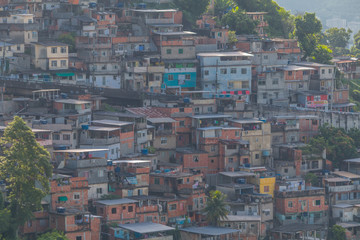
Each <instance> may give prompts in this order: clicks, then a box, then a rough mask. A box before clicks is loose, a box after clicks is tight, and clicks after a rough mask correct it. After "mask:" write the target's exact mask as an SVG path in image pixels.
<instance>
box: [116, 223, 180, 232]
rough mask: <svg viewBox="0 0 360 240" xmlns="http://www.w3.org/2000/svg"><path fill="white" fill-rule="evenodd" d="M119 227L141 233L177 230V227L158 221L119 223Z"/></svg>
mask: <svg viewBox="0 0 360 240" xmlns="http://www.w3.org/2000/svg"><path fill="white" fill-rule="evenodd" d="M119 228H123V229H126V230H129V231H132V232H137V233H140V234H146V233H155V232H165V231H173V230H175V228H172V227H168V226H166V225H162V224H158V223H152V222H144V223H132V224H119Z"/></svg>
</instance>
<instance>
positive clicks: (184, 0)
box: [173, 0, 209, 28]
mask: <svg viewBox="0 0 360 240" xmlns="http://www.w3.org/2000/svg"><path fill="white" fill-rule="evenodd" d="M208 5H209V0H196V1H194V0H174V1H173V6H174V7H175V8H178V9H179V10H181V11H182V12H183V24H184V26H185V27H188V28H191V27H192V26H194V25H195V22H196V20H197V19H198V17H199V16H200V15H201V14H203V13H204V12H205V11H206V9H207V7H208Z"/></svg>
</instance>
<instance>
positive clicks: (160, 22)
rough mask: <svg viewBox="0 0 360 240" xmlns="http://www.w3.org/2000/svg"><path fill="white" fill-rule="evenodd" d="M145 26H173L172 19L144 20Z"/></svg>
mask: <svg viewBox="0 0 360 240" xmlns="http://www.w3.org/2000/svg"><path fill="white" fill-rule="evenodd" d="M145 23H146V24H173V23H174V19H172V18H147V19H145Z"/></svg>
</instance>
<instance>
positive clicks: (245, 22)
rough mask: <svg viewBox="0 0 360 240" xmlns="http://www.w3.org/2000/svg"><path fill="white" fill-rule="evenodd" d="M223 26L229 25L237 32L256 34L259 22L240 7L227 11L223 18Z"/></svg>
mask: <svg viewBox="0 0 360 240" xmlns="http://www.w3.org/2000/svg"><path fill="white" fill-rule="evenodd" d="M221 24H222V25H223V26H229V28H230V30H232V31H235V32H236V34H256V26H257V22H256V21H254V20H252V19H251V18H250V17H249V16H247V15H246V14H245V12H244V11H242V10H241V9H240V8H239V7H236V8H234V9H232V10H231V11H229V12H228V13H226V14H225V15H224V16H223V17H222V19H221Z"/></svg>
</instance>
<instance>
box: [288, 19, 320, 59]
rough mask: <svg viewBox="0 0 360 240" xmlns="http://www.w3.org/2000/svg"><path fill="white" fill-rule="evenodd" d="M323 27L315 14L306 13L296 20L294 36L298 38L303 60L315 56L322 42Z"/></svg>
mask: <svg viewBox="0 0 360 240" xmlns="http://www.w3.org/2000/svg"><path fill="white" fill-rule="evenodd" d="M321 29H322V25H321V22H320V20H319V19H317V18H316V16H315V13H305V15H303V16H301V15H300V16H297V17H296V18H295V30H294V35H295V36H296V37H297V39H298V41H299V43H300V46H301V48H302V50H303V51H304V57H303V60H306V58H307V57H310V56H312V55H313V53H314V52H315V50H316V47H317V45H318V43H319V40H320V32H321Z"/></svg>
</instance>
